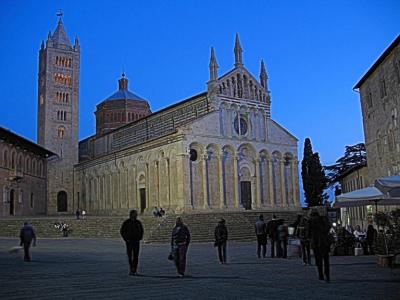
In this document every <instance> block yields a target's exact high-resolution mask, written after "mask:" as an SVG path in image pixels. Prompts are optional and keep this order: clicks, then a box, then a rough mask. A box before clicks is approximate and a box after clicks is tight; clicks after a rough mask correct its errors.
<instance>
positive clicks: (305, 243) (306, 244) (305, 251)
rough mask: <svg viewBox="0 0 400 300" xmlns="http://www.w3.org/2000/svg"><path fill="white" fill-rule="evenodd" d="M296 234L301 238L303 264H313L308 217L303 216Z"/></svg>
mask: <svg viewBox="0 0 400 300" xmlns="http://www.w3.org/2000/svg"><path fill="white" fill-rule="evenodd" d="M296 236H297V238H298V239H299V240H300V247H301V248H300V249H301V257H302V258H303V264H304V265H305V266H306V265H311V255H310V236H309V230H308V219H307V218H306V217H302V218H301V220H300V223H299V225H298V226H297V230H296Z"/></svg>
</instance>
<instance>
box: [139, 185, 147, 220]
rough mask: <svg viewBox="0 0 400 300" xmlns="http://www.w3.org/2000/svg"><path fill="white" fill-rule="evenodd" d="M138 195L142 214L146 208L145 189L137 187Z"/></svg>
mask: <svg viewBox="0 0 400 300" xmlns="http://www.w3.org/2000/svg"><path fill="white" fill-rule="evenodd" d="M139 196H140V213H141V214H142V213H143V212H144V210H145V209H146V189H145V188H141V189H139Z"/></svg>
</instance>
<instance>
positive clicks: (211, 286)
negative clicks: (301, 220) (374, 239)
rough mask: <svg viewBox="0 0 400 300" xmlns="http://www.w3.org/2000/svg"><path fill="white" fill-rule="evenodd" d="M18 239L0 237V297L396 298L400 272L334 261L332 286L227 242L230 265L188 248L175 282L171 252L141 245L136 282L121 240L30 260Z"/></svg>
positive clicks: (358, 260)
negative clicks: (17, 248) (182, 274)
mask: <svg viewBox="0 0 400 300" xmlns="http://www.w3.org/2000/svg"><path fill="white" fill-rule="evenodd" d="M17 244H18V241H17V240H15V239H14V240H12V239H0V286H1V288H0V299H294V298H297V299H306V298H308V299H317V298H320V297H323V299H399V298H400V296H399V295H400V270H395V271H396V272H395V273H392V272H391V270H390V269H387V268H382V267H378V266H377V265H376V263H375V260H376V259H375V257H373V256H361V257H332V259H331V268H332V275H331V276H332V281H331V283H330V284H327V283H325V282H320V281H319V280H317V275H316V268H315V267H314V266H311V267H305V266H303V265H302V264H301V261H300V259H298V258H293V257H291V258H290V259H288V260H283V259H277V258H275V259H271V258H267V259H258V258H256V256H255V248H256V247H255V243H233V242H232V243H230V244H229V245H228V247H229V248H228V264H227V265H219V264H218V263H217V256H216V249H214V248H213V247H212V245H211V244H209V243H207V244H205V243H203V244H192V245H191V246H190V248H189V253H188V268H187V276H186V277H185V278H183V279H180V278H176V277H175V268H174V265H173V263H172V262H170V261H168V260H167V255H168V252H169V246H168V245H167V244H163V245H154V244H149V245H143V246H142V251H141V254H140V262H139V272H140V273H141V276H139V277H131V276H128V263H127V259H126V257H125V248H124V244H123V243H122V242H121V241H120V240H98V239H69V238H66V239H41V240H39V241H38V247H36V248H33V262H31V263H25V262H23V260H22V257H21V255H22V254H9V253H8V249H10V248H11V247H12V246H15V245H17Z"/></svg>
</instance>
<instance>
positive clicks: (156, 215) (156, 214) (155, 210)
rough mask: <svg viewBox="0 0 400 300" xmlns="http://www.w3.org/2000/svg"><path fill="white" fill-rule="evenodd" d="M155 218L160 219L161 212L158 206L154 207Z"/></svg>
mask: <svg viewBox="0 0 400 300" xmlns="http://www.w3.org/2000/svg"><path fill="white" fill-rule="evenodd" d="M153 216H154V217H156V218H158V217H160V210H159V209H158V207H157V206H154V209H153Z"/></svg>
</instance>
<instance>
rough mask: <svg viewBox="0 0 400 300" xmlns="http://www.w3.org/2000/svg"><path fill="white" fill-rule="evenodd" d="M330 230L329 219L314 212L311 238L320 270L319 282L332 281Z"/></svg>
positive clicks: (311, 217)
mask: <svg viewBox="0 0 400 300" xmlns="http://www.w3.org/2000/svg"><path fill="white" fill-rule="evenodd" d="M329 229H330V224H329V220H328V218H327V217H323V216H320V215H319V213H318V212H317V211H312V212H311V216H310V220H309V236H310V240H311V247H312V248H313V251H314V256H315V264H316V265H317V268H318V275H319V280H324V275H325V281H326V282H329V281H330V273H329V250H330V242H329Z"/></svg>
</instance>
